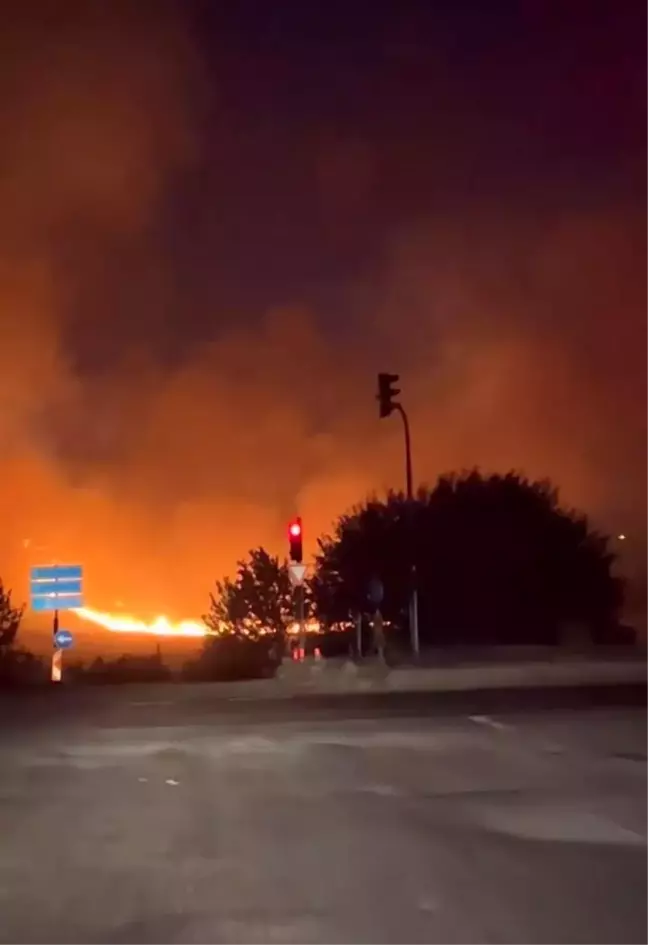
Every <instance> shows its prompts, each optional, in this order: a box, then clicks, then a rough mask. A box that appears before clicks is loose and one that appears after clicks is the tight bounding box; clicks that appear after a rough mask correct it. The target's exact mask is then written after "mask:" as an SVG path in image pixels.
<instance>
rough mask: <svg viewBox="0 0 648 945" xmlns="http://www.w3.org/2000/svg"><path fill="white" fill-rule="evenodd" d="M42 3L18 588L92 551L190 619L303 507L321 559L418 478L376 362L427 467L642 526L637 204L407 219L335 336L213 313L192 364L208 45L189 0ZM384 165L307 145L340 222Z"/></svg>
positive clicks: (11, 293) (26, 114)
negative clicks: (185, 336)
mask: <svg viewBox="0 0 648 945" xmlns="http://www.w3.org/2000/svg"><path fill="white" fill-rule="evenodd" d="M38 7H39V11H40V13H39V16H36V15H35V13H34V11H33V10H31V11H30V9H29V8H30V5H29V4H25V3H22V4H20V5H19V6H17V8H16V11H15V14H14V16H12V17H11V18H10V24H11V28H10V29H8V30H5V31H3V44H4V47H6V49H5V50H4V51H5V52H6V55H3V56H1V57H0V71H1V81H2V85H3V87H4V88H5V89H7V92H6V93H5V95H4V98H5V99H6V101H7V103H9V106H10V107H7V108H3V110H2V112H1V113H0V114H1V117H0V122H1V124H2V126H1V127H0V139H1V140H2V141H3V149H2V152H1V155H0V161H1V162H2V166H1V168H0V171H1V174H0V203H1V204H2V206H3V215H2V221H1V222H0V250H1V256H0V303H1V305H2V324H3V333H2V338H3V354H4V358H3V365H2V371H0V403H1V405H2V412H1V414H0V446H1V453H0V475H1V481H2V493H1V496H2V513H3V514H2V529H1V530H0V562H1V563H2V573H3V575H4V576H5V578H6V580H7V581H8V582H9V583H13V584H14V586H15V587H16V589H17V590H18V591H19V592H20V591H21V590H23V589H24V587H25V579H26V574H27V570H28V567H29V565H30V564H34V563H39V562H40V561H41V560H50V559H53V558H57V559H59V560H75V561H82V562H83V563H84V565H85V567H86V572H87V590H88V603H89V604H91V605H92V606H96V607H98V608H100V609H107V610H108V609H114V607H115V606H116V602H117V601H119V602H121V604H122V605H123V606H124V607H126V608H127V609H128V610H130V611H131V612H133V613H140V614H142V615H143V616H148V615H151V614H154V613H162V612H165V613H167V614H169V615H171V616H175V617H182V616H188V617H192V616H195V615H197V614H199V613H200V612H201V611H202V609H203V606H204V603H205V600H206V597H207V593H208V590H209V589H210V586H211V584H212V582H213V580H214V579H215V578H216V577H219V576H221V575H222V574H223V573H227V572H231V570H232V568H233V566H234V563H235V561H236V559H237V557H239V556H241V555H242V554H244V553H245V552H246V550H247V549H248V548H250V547H252V546H255V545H259V544H265V545H267V546H268V547H269V548H271V549H272V550H273V551H278V552H283V550H284V541H285V528H286V522H287V520H288V518H289V517H290V516H291V515H292V514H293V513H294V512H295V511H298V512H300V513H301V514H302V516H303V518H304V523H305V533H306V541H307V546H308V549H307V550H308V551H309V552H312V551H313V550H314V541H315V537H316V536H317V534H318V533H321V532H322V531H325V530H328V529H329V528H330V525H331V522H332V520H333V519H334V517H335V516H336V515H337V514H338V513H339V512H341V511H343V510H344V509H345V508H346V507H348V506H349V505H350V504H352V503H354V502H356V501H358V500H360V499H361V498H362V497H363V496H364V495H366V493H367V492H369V491H372V490H380V489H382V488H384V487H386V486H389V485H396V486H398V485H400V484H401V483H402V479H403V469H402V466H403V462H402V434H401V430H400V428H399V425H398V420H397V418H393V419H390V420H389V421H383V422H380V421H379V420H378V417H377V409H376V405H375V402H374V401H373V399H372V398H373V396H374V387H375V373H376V371H377V370H389V371H395V372H399V373H400V374H401V377H402V387H403V392H404V398H405V402H406V403H407V405H408V409H409V412H410V418H411V424H412V433H413V438H414V452H415V455H414V461H415V473H416V478H417V479H418V480H421V481H428V482H430V481H433V480H434V479H435V477H436V476H437V475H438V474H439V473H441V472H444V471H447V470H450V469H458V468H459V469H460V468H465V467H470V466H473V465H475V464H477V465H480V466H482V467H484V468H486V469H498V470H507V469H509V468H511V467H516V468H518V469H522V470H523V471H525V472H526V473H528V474H529V475H530V476H533V477H545V476H548V477H550V478H551V479H553V480H554V481H555V482H556V483H557V484H558V485H560V486H561V488H562V491H563V495H564V499H565V501H566V503H568V504H570V505H575V506H578V507H582V508H585V509H587V510H589V511H591V513H592V514H593V515H594V516H595V518H596V519H597V521H599V522H600V523H601V524H602V525H603V526H604V527H606V528H608V529H610V530H612V531H623V532H627V533H629V534H636V535H640V536H643V533H644V530H645V513H644V508H645V497H644V486H645V364H644V357H645V341H644V335H645V326H644V321H645V285H644V277H643V267H644V263H645V258H644V253H645V248H644V234H643V222H642V220H641V218H640V215H639V214H638V213H637V214H636V216H634V215H633V213H632V212H629V211H628V210H627V207H626V205H625V203H624V202H621V203H619V202H618V201H616V200H614V199H612V198H610V199H609V200H608V199H604V200H600V201H598V202H594V203H590V204H589V205H587V206H583V207H582V208H581V209H579V210H573V209H570V210H568V211H562V210H556V209H553V210H552V209H547V211H546V212H545V213H542V214H537V215H536V216H533V217H532V216H530V214H527V213H525V211H524V207H521V206H516V207H514V208H513V209H511V208H510V207H506V208H505V207H502V206H493V205H492V204H491V205H488V206H479V207H472V208H470V209H467V208H466V207H465V206H463V207H462V208H461V210H460V211H458V212H457V213H456V214H448V213H447V212H446V213H444V214H443V215H442V216H440V217H437V218H436V219H428V220H422V221H419V222H418V223H417V224H416V226H414V225H412V224H411V223H407V222H406V223H405V224H403V226H402V227H401V228H400V230H399V231H398V232H394V233H393V234H392V236H391V237H390V239H389V240H388V243H387V245H386V247H385V252H384V261H383V265H382V267H381V270H380V272H378V273H377V274H375V275H373V276H372V278H371V279H367V280H366V282H365V283H364V284H357V283H356V284H354V285H352V286H349V287H348V291H347V292H346V297H345V304H346V308H347V311H348V313H349V314H348V320H347V325H346V327H345V330H344V331H343V332H336V331H333V330H332V329H330V328H327V325H326V321H327V319H326V317H325V316H324V317H323V316H322V314H321V313H318V315H317V316H316V315H315V314H314V313H313V312H311V311H309V310H308V309H307V308H305V307H304V306H303V303H302V300H301V299H299V298H296V299H295V300H294V303H290V304H286V305H283V306H278V307H277V308H276V309H272V310H270V311H266V312H260V313H258V317H257V318H255V319H253V320H252V321H250V320H248V321H246V322H238V323H237V322H236V321H235V320H230V321H228V319H227V317H226V314H225V313H222V312H219V313H213V312H212V313H208V317H207V321H208V322H209V319H210V318H211V320H212V324H213V328H212V330H210V331H209V332H208V335H209V337H208V338H207V340H202V341H201V342H200V343H196V344H194V345H191V344H186V345H184V346H183V350H182V353H181V354H182V356H178V357H175V358H174V357H173V339H174V337H176V336H177V335H176V334H174V333H177V330H178V326H182V325H183V324H189V323H190V322H191V319H192V317H193V315H194V314H195V313H194V312H193V311H191V310H190V309H191V307H192V306H194V307H197V308H199V309H202V312H201V315H202V317H203V324H204V323H205V317H206V316H205V311H204V309H205V307H206V303H205V302H204V301H201V300H198V301H197V300H196V299H195V298H193V297H191V296H189V297H188V298H187V297H185V296H183V293H182V292H177V291H175V288H174V286H173V284H172V280H170V278H169V269H170V268H172V266H173V252H172V249H170V248H169V246H168V244H165V243H164V242H163V241H161V240H160V239H159V236H158V224H159V221H160V218H161V215H162V213H163V212H164V210H165V208H166V207H167V204H168V201H169V200H170V199H171V197H172V196H173V195H174V194H175V193H177V192H178V188H179V187H181V185H182V183H183V181H185V180H186V179H187V175H190V174H191V172H192V168H193V167H194V166H195V165H196V163H197V162H198V160H199V157H200V153H201V140H202V136H203V135H204V133H205V123H206V114H207V109H206V105H205V103H206V101H207V98H208V91H209V90H208V88H207V81H206V78H205V75H204V73H203V69H202V64H201V57H200V54H199V52H198V49H197V46H196V43H195V38H192V33H191V30H190V29H189V24H188V20H187V19H186V18H185V17H184V15H183V14H182V13H181V12H178V11H179V8H176V7H174V6H173V5H171V4H164V3H158V4H156V5H155V16H152V15H151V8H150V7H149V6H148V5H146V4H141V5H139V4H119V3H112V4H87V3H79V4H70V3H67V4H58V3H51V4H50V5H49V6H48V5H46V4H45V5H44V4H39V5H38ZM63 9H64V13H62V10H63ZM209 117H210V121H216V122H217V121H218V108H217V107H216V109H215V110H212V111H211V112H210V113H209ZM5 142H6V144H7V146H6V147H5V146H4V143H5ZM379 174H380V159H379V155H376V154H375V153H374V151H373V150H372V148H371V147H369V146H368V145H365V144H363V143H362V142H356V141H352V142H351V143H350V145H349V151H348V152H347V151H345V148H344V142H341V141H334V142H333V144H331V142H330V141H326V142H325V143H324V144H323V145H322V142H321V140H319V139H318V140H317V141H316V143H315V153H314V154H313V178H314V180H315V181H316V186H319V187H321V188H322V193H323V195H324V196H323V199H324V200H325V202H326V204H327V206H329V208H330V213H329V214H328V215H327V219H326V225H327V226H328V227H330V228H331V231H332V233H333V234H335V232H336V228H337V227H338V225H340V226H341V227H342V229H343V230H344V234H345V235H346V237H348V235H349V231H350V227H352V223H353V221H354V220H357V218H358V215H359V214H360V215H361V214H362V213H363V212H364V208H365V207H366V205H367V202H368V201H370V200H371V193H372V188H374V186H376V180H377V178H379ZM222 186H223V188H224V189H226V188H227V181H223V182H222ZM214 199H215V203H214V207H213V213H214V214H215V215H217V214H218V197H216V198H214ZM335 201H337V203H336V202H335ZM334 204H335V206H333V205H334ZM339 221H341V223H340V222H339ZM360 230H361V227H360ZM114 280H122V285H121V289H120V293H119V297H120V298H127V299H128V300H129V301H128V303H127V306H126V311H125V312H124V311H122V312H112V311H110V306H109V305H108V304H107V301H106V300H107V299H111V298H112V295H111V291H112V290H111V287H110V285H109V282H112V281H114ZM203 335H204V332H203ZM341 339H343V340H341ZM161 350H162V351H163V354H164V356H162V355H161V354H160V351H161ZM80 351H83V352H84V357H81V356H80V354H79V352H80Z"/></svg>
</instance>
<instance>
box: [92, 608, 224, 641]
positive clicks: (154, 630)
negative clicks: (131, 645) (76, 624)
mask: <svg viewBox="0 0 648 945" xmlns="http://www.w3.org/2000/svg"><path fill="white" fill-rule="evenodd" d="M74 612H75V613H76V614H77V615H78V616H79V617H81V618H82V619H83V620H89V621H90V622H91V623H96V624H97V625H98V626H100V627H103V628H104V630H110V631H111V632H112V633H148V634H151V635H152V636H156V637H206V636H210V631H209V630H208V629H207V627H206V626H205V625H204V624H203V623H201V622H200V621H198V620H179V621H177V622H173V621H171V620H169V619H168V618H167V617H156V618H155V620H152V621H151V622H150V623H146V621H145V620H139V619H138V618H137V617H131V616H130V615H127V614H109V613H104V612H103V611H101V610H93V608H92V607H79V608H78V609H77V610H75V611H74Z"/></svg>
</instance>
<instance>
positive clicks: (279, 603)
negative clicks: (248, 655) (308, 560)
mask: <svg viewBox="0 0 648 945" xmlns="http://www.w3.org/2000/svg"><path fill="white" fill-rule="evenodd" d="M209 596H210V603H211V606H210V609H209V612H208V613H207V614H204V615H203V618H202V619H203V621H204V623H205V624H206V626H207V627H208V628H209V629H210V630H211V631H212V632H213V633H215V634H221V635H223V634H233V635H235V636H239V637H243V638H246V639H251V640H257V639H259V638H260V637H262V636H267V635H268V634H274V635H275V636H277V637H281V638H283V634H284V632H285V628H286V625H287V624H288V623H289V622H290V620H291V619H292V613H293V611H292V590H291V585H290V578H289V575H288V566H287V564H286V563H285V562H283V563H280V561H279V559H278V558H276V557H273V556H272V555H271V554H269V553H268V552H267V551H266V550H265V548H255V549H253V550H252V551H250V553H249V555H248V557H247V559H245V560H243V561H239V563H238V570H237V572H236V577H235V579H234V580H233V581H232V580H230V579H229V578H225V579H224V580H223V581H217V582H216V594H215V595H214V594H210V595H209Z"/></svg>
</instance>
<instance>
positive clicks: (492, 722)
mask: <svg viewBox="0 0 648 945" xmlns="http://www.w3.org/2000/svg"><path fill="white" fill-rule="evenodd" d="M469 718H470V721H471V722H475V724H477V725H488V726H489V727H490V728H496V729H499V730H500V731H501V730H502V729H506V728H510V727H511V726H510V725H505V723H504V722H498V721H497V719H492V718H491V717H490V715H471V716H469Z"/></svg>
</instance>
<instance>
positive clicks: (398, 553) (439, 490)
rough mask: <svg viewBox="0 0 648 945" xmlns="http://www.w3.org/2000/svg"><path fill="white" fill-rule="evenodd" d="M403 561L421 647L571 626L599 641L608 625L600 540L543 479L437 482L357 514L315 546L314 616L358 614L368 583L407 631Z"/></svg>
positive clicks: (537, 636) (615, 594)
mask: <svg viewBox="0 0 648 945" xmlns="http://www.w3.org/2000/svg"><path fill="white" fill-rule="evenodd" d="M411 555H413V556H414V559H415V563H416V567H417V575H418V588H419V613H420V633H421V641H422V642H423V643H427V644H434V643H467V644H481V643H537V644H542V643H556V642H559V641H560V640H562V639H564V638H565V634H566V632H567V631H568V630H569V629H570V628H574V627H578V628H580V629H581V630H582V631H586V632H587V634H588V635H589V637H590V638H591V639H594V640H595V641H599V640H605V639H608V638H609V635H610V633H611V632H612V630H613V628H614V627H615V626H616V621H617V613H618V610H619V607H620V604H621V598H622V589H621V585H620V582H619V581H618V580H616V579H615V578H614V577H613V576H612V574H611V565H612V562H613V559H614V556H613V555H612V554H611V553H610V552H609V550H608V539H607V538H606V537H605V536H603V535H600V534H599V533H597V532H596V531H593V530H591V529H590V527H589V524H588V521H587V518H586V517H585V516H583V515H579V514H577V513H576V512H574V511H567V510H564V509H562V508H561V507H560V505H559V501H558V493H557V490H556V489H555V488H553V487H552V486H551V484H550V483H548V482H529V481H528V480H527V479H525V478H524V477H522V476H520V475H518V474H516V473H513V472H511V473H509V474H508V475H491V476H484V475H482V474H481V473H480V472H479V471H477V470H474V471H472V472H468V473H464V474H462V475H454V474H453V475H448V476H443V477H441V478H440V479H439V480H438V482H437V484H436V486H435V487H434V489H431V490H429V489H422V490H420V491H419V493H418V495H417V497H416V499H415V500H414V502H413V503H412V504H411V505H409V504H408V502H407V501H406V499H405V497H404V496H403V495H402V494H399V493H393V492H392V493H389V494H388V495H387V497H386V499H385V500H378V499H370V500H369V501H368V502H367V503H365V504H364V505H362V506H358V507H356V508H354V509H353V510H352V511H351V512H350V513H348V514H346V515H343V516H342V517H341V518H340V519H339V520H338V522H337V525H336V528H335V530H334V533H333V535H331V536H327V537H326V538H324V539H322V540H321V541H320V554H319V555H318V557H317V560H316V571H315V577H314V579H313V582H312V591H313V595H314V599H315V602H316V606H317V609H318V613H319V614H321V615H322V616H324V617H325V618H326V619H327V620H328V621H329V622H338V621H344V620H347V619H348V618H349V615H350V614H351V613H352V612H353V611H357V610H358V609H361V610H365V611H366V610H367V609H368V605H367V602H366V594H367V588H368V585H369V581H370V580H371V578H372V577H373V576H377V577H379V578H381V580H382V581H383V584H384V587H385V600H384V605H383V612H384V614H385V616H386V617H387V619H388V620H389V621H390V622H391V623H392V625H393V626H394V627H395V628H396V630H397V631H398V628H404V626H405V624H406V611H407V597H408V588H409V584H408V580H409V578H408V575H409V567H410V560H411Z"/></svg>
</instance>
